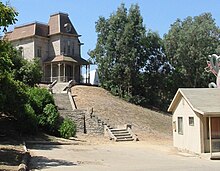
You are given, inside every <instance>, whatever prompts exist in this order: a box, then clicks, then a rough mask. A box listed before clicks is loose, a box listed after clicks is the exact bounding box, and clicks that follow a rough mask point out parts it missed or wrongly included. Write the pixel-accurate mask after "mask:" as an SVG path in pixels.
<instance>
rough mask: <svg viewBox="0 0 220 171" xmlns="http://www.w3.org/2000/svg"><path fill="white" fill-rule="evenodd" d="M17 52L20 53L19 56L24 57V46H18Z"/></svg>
mask: <svg viewBox="0 0 220 171" xmlns="http://www.w3.org/2000/svg"><path fill="white" fill-rule="evenodd" d="M18 50H19V52H20V53H21V56H22V57H23V58H24V48H23V47H22V46H20V47H19V48H18Z"/></svg>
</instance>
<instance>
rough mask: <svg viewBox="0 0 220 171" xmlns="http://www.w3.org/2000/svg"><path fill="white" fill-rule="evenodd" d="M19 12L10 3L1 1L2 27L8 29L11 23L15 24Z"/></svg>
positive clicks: (0, 15) (0, 23)
mask: <svg viewBox="0 0 220 171" xmlns="http://www.w3.org/2000/svg"><path fill="white" fill-rule="evenodd" d="M17 15H18V12H17V11H15V9H14V8H12V7H10V6H9V5H8V4H6V5H5V4H3V3H2V2H0V29H1V28H3V31H7V27H8V26H9V25H11V24H15V22H16V21H17V19H16V17H17Z"/></svg>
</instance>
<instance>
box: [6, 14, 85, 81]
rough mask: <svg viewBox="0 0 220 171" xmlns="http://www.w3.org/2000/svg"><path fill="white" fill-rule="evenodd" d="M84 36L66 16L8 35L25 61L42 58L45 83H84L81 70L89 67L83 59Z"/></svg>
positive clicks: (18, 29) (19, 27)
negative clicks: (81, 81) (81, 36)
mask: <svg viewBox="0 0 220 171" xmlns="http://www.w3.org/2000/svg"><path fill="white" fill-rule="evenodd" d="M79 37H80V35H79V34H78V33H77V31H76V30H75V28H74V26H73V24H72V22H71V21H70V19H69V16H68V14H66V13H61V12H59V13H56V14H53V15H51V16H50V19H49V22H48V24H43V23H39V22H33V23H29V24H25V25H22V26H18V27H15V28H14V30H13V31H11V32H8V33H6V34H5V36H4V39H7V40H9V41H10V42H11V43H12V44H13V46H15V47H16V48H17V49H20V50H21V52H22V56H23V57H24V58H25V59H28V60H32V59H33V58H34V57H37V58H40V63H41V66H42V71H43V78H42V81H44V82H52V81H54V80H57V81H58V82H67V81H69V80H75V81H76V82H80V77H81V67H82V66H86V72H89V63H88V62H87V61H86V60H85V59H83V58H82V57H81V51H80V49H81V45H82V44H83V43H81V42H80V40H79Z"/></svg>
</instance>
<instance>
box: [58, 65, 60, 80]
mask: <svg viewBox="0 0 220 171" xmlns="http://www.w3.org/2000/svg"><path fill="white" fill-rule="evenodd" d="M58 82H60V63H59V64H58Z"/></svg>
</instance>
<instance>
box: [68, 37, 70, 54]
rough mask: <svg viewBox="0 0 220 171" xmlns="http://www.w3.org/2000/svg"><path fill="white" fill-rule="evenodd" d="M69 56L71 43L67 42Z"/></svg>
mask: <svg viewBox="0 0 220 171" xmlns="http://www.w3.org/2000/svg"><path fill="white" fill-rule="evenodd" d="M67 54H68V55H70V41H69V40H68V41H67Z"/></svg>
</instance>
